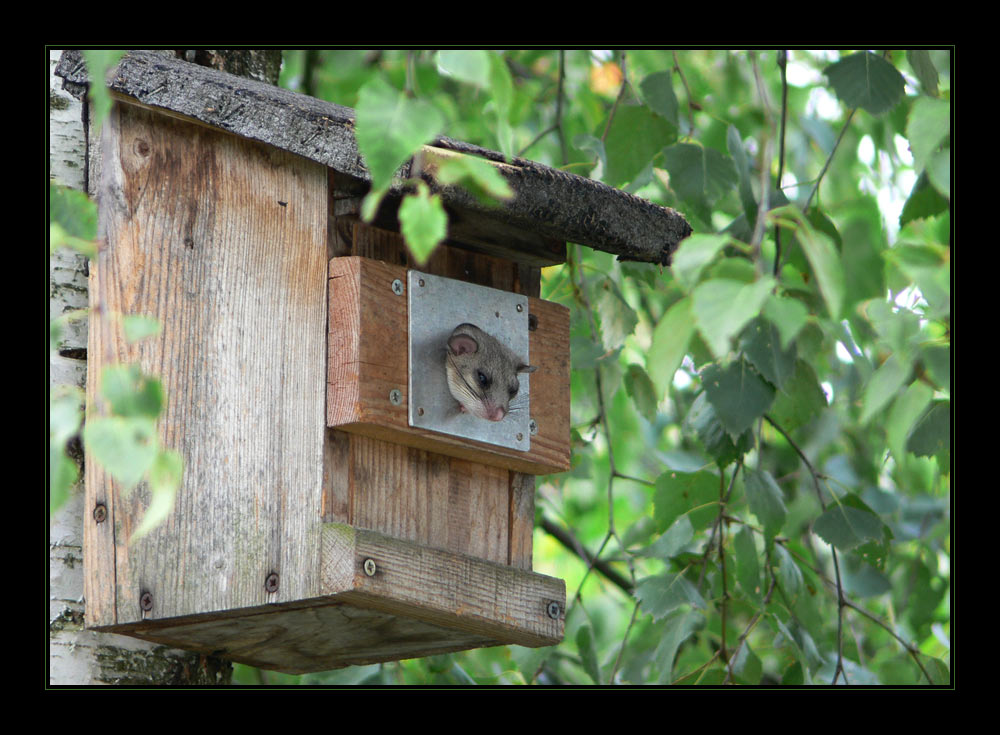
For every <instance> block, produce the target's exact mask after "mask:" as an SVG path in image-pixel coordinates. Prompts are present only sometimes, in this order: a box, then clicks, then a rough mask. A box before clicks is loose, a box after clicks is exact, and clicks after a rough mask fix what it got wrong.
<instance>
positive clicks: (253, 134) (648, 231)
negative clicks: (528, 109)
mask: <svg viewBox="0 0 1000 735" xmlns="http://www.w3.org/2000/svg"><path fill="white" fill-rule="evenodd" d="M67 53H69V54H70V55H72V52H67ZM64 58H66V55H64ZM56 73H57V74H60V76H63V77H64V78H66V79H67V80H69V81H71V82H73V83H74V84H75V85H76V86H80V85H82V84H83V83H84V82H85V81H86V77H85V74H83V69H82V65H80V66H76V65H74V63H73V62H72V61H71V60H70V59H69V58H67V59H66V64H63V63H62V62H61V63H60V69H57V72H56ZM108 88H109V90H110V91H111V94H112V95H113V96H115V97H117V98H119V99H124V100H128V101H129V102H131V103H133V104H137V105H143V106H145V107H148V108H149V109H155V110H158V111H160V112H161V113H162V114H164V115H176V116H179V117H183V118H185V119H190V120H196V121H198V122H199V123H200V124H202V125H205V126H212V127H214V128H216V129H221V130H227V131H230V132H232V133H235V134H237V135H240V136H243V137H245V138H248V139H251V140H259V141H262V142H264V143H267V144H268V145H270V146H273V147H274V148H275V149H276V150H284V151H287V152H291V153H295V154H297V155H300V156H303V157H305V158H308V159H310V160H312V161H315V162H317V163H319V164H321V165H322V166H325V167H329V168H331V169H335V170H336V171H338V172H340V173H341V174H343V175H344V176H350V177H351V178H353V179H355V180H356V181H358V182H359V184H361V185H363V186H365V187H367V185H368V183H369V181H370V176H369V173H368V170H367V169H366V168H365V166H364V163H363V159H362V157H361V156H360V155H359V154H358V148H357V142H356V140H355V136H354V121H355V116H354V111H353V110H351V109H349V108H346V107H341V106H339V105H335V104H332V103H329V102H325V101H323V100H318V99H315V98H313V97H308V96H306V95H303V94H297V93H295V92H292V91H289V90H287V89H282V88H280V87H276V86H273V85H270V84H263V83H260V82H256V81H254V80H251V79H244V78H242V77H237V76H233V75H231V74H226V73H224V72H219V71H216V70H214V69H209V68H206V67H202V66H199V65H197V64H189V63H186V62H184V61H180V60H177V59H170V58H164V57H163V56H161V55H159V54H157V53H156V52H150V51H131V52H129V53H128V54H127V55H126V56H125V57H124V58H123V59H122V60H121V62H120V63H119V65H118V67H117V68H116V69H115V70H114V72H113V73H112V74H111V75H110V77H109V79H108ZM423 155H424V158H425V159H429V161H431V162H433V161H434V160H437V159H440V158H442V157H453V156H461V155H474V156H476V157H477V158H481V159H485V160H487V161H489V162H490V165H492V166H493V167H494V168H495V169H496V171H497V172H498V173H499V174H500V175H501V176H503V177H504V179H505V180H506V181H507V183H508V184H509V185H510V187H511V189H512V190H513V191H514V192H515V197H514V198H513V199H511V200H509V201H506V202H504V203H503V204H502V205H501V206H499V207H495V206H488V205H485V204H483V203H481V202H479V201H478V200H477V199H476V198H475V197H473V196H472V195H471V194H469V193H468V192H467V191H466V190H465V189H464V188H462V187H458V186H454V187H451V186H450V187H443V188H441V187H438V185H437V183H436V182H435V181H434V180H433V178H432V177H431V175H430V173H427V172H424V173H423V175H424V176H426V177H427V183H428V184H429V185H430V186H432V187H433V188H435V190H436V191H439V192H440V194H441V196H442V198H443V200H444V203H445V205H446V207H447V208H448V210H449V214H450V215H453V220H454V222H455V225H454V229H455V230H456V232H455V233H453V235H454V237H455V238H456V239H461V236H465V237H467V238H468V239H469V240H470V241H472V242H474V243H479V244H481V245H482V246H484V247H489V248H493V249H496V251H497V252H499V253H500V254H502V255H504V256H505V257H507V258H509V259H511V260H521V261H522V262H530V263H532V264H534V265H546V264H552V263H561V262H564V261H565V247H564V246H563V243H565V242H566V241H571V242H577V243H580V244H581V245H587V246H589V247H593V248H597V249H600V250H605V251H607V252H611V253H615V254H617V255H618V256H619V258H621V259H627V260H638V261H644V262H651V263H660V264H664V265H665V264H668V263H669V262H670V257H671V254H672V253H673V251H674V250H676V248H677V245H678V243H679V242H680V241H681V240H682V239H684V238H685V237H687V236H688V235H689V234H690V233H691V226H690V225H689V224H688V222H687V221H686V220H685V218H684V216H683V215H682V214H680V213H679V212H677V211H675V210H673V209H670V208H669V207H661V206H659V205H657V204H654V203H652V202H650V201H648V200H645V199H642V198H640V197H637V196H634V195H632V194H629V193H628V192H625V191H621V190H619V189H614V188H612V187H610V186H607V185H606V184H603V183H601V182H599V181H594V180H591V179H587V178H584V177H582V176H577V175H575V174H571V173H568V172H565V171H560V170H558V169H553V168H550V167H548V166H545V165H542V164H540V163H536V162H534V161H529V160H527V159H523V158H519V157H516V156H515V157H511V158H509V159H508V158H506V157H505V156H503V155H502V154H501V153H498V152H496V151H490V150H487V149H485V148H481V147H479V146H474V145H471V144H468V143H463V142H462V141H456V140H451V139H448V138H445V137H441V138H439V139H438V140H436V141H434V144H433V146H425V147H424V149H423ZM418 168H419V167H417V166H413V165H412V162H407V163H406V164H404V165H403V166H402V167H401V168H400V170H399V172H398V181H400V182H402V181H405V180H407V179H409V178H410V177H411V176H412V175H415V171H416V170H417V169H418ZM400 190H401V185H397V186H396V188H395V190H394V196H392V197H391V200H392V202H391V203H390V205H389V206H388V207H385V209H386V210H387V215H389V216H390V217H391V215H394V214H395V207H394V206H393V204H394V203H398V201H399V193H400ZM504 249H506V252H503V251H504Z"/></svg>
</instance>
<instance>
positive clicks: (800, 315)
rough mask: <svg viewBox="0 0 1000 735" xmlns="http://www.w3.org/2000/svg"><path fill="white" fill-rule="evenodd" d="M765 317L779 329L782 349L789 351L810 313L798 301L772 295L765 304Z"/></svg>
mask: <svg viewBox="0 0 1000 735" xmlns="http://www.w3.org/2000/svg"><path fill="white" fill-rule="evenodd" d="M764 316H765V317H767V319H768V320H769V321H770V322H771V323H772V324H773V325H774V326H776V327H777V328H778V333H779V334H780V335H781V348H782V349H785V350H787V349H788V348H789V346H790V345H791V344H792V342H793V341H794V340H795V337H796V336H797V335H798V333H799V332H800V331H802V327H804V326H805V325H806V321H807V320H808V318H809V311H808V310H807V309H806V307H805V305H804V304H803V303H802V302H801V301H799V300H798V299H793V298H791V297H787V296H778V295H777V294H773V293H772V294H770V295H769V296H768V297H767V301H766V302H765V303H764Z"/></svg>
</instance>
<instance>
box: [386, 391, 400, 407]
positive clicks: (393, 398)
mask: <svg viewBox="0 0 1000 735" xmlns="http://www.w3.org/2000/svg"><path fill="white" fill-rule="evenodd" d="M402 402H403V393H402V391H400V390H399V389H397V388H393V389H392V390H391V391H389V403H391V404H392V405H393V406H398V405H400V404H401V403H402Z"/></svg>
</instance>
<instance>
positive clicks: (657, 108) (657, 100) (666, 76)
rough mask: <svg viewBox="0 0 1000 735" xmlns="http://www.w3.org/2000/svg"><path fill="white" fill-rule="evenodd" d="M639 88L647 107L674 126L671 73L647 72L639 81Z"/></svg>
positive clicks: (675, 122)
mask: <svg viewBox="0 0 1000 735" xmlns="http://www.w3.org/2000/svg"><path fill="white" fill-rule="evenodd" d="M639 90H640V92H641V93H642V99H643V101H644V102H645V103H646V105H647V106H648V107H649V109H651V110H652V111H653V112H655V113H656V114H657V115H660V116H661V117H663V118H665V119H666V120H667V122H669V123H670V124H671V125H673V126H674V127H675V128H676V127H677V96H676V95H675V94H674V85H673V73H672V72H669V71H658V72H654V73H652V74H649V75H647V76H646V77H645V78H644V79H643V80H642V82H640V83H639Z"/></svg>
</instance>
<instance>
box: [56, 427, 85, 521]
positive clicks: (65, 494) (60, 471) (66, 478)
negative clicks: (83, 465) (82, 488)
mask: <svg viewBox="0 0 1000 735" xmlns="http://www.w3.org/2000/svg"><path fill="white" fill-rule="evenodd" d="M79 479H80V468H79V467H78V466H77V464H76V462H74V461H73V460H72V459H70V458H69V457H67V456H66V453H65V452H64V451H63V449H62V447H60V446H57V445H55V444H51V443H50V444H49V513H50V514H51V513H54V512H55V511H57V510H58V509H59V508H60V507H62V504H63V503H65V502H66V500H67V499H68V498H69V491H70V488H71V487H73V485H74V484H76V482H77V480H79Z"/></svg>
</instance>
